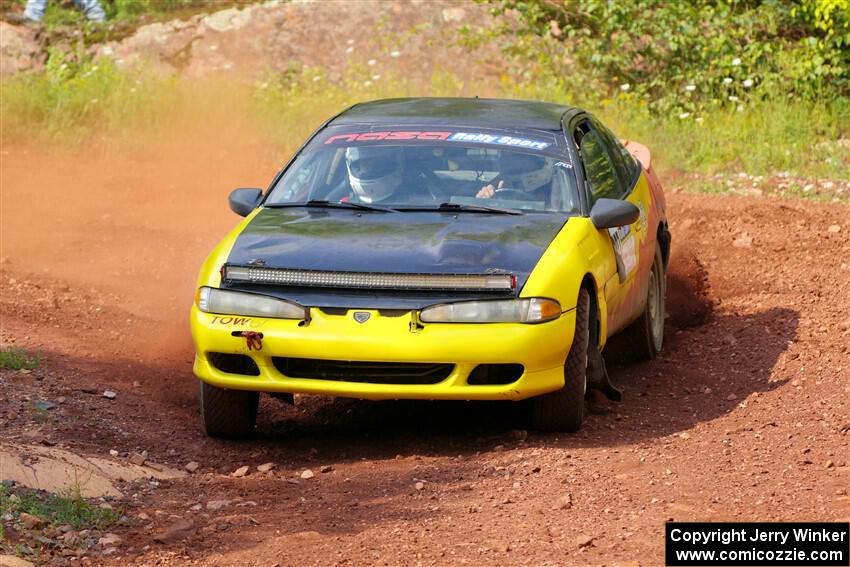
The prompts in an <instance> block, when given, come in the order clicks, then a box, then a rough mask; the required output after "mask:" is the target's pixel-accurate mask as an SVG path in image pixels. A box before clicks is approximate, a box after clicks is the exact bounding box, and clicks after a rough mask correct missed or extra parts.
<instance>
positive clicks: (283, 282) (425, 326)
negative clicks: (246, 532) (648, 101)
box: [191, 98, 670, 437]
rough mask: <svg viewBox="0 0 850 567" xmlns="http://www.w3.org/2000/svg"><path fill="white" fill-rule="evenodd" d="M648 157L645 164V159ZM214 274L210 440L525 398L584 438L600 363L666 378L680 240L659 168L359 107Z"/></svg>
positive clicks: (431, 101) (603, 144)
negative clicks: (325, 412)
mask: <svg viewBox="0 0 850 567" xmlns="http://www.w3.org/2000/svg"><path fill="white" fill-rule="evenodd" d="M635 156H637V157H635ZM230 206H231V208H232V209H233V210H234V211H235V212H236V213H238V214H240V215H242V216H245V220H243V221H242V222H241V223H240V224H239V225H238V226H237V227H236V228H235V229H234V230H233V231H231V233H230V234H229V235H228V236H227V237H226V238H225V239H224V240H223V241H222V242H221V243H220V244H219V245H218V246H217V247H216V248H215V249H214V250H213V251H212V253H211V254H210V255H209V257H208V258H207V259H206V261H205V262H204V265H203V267H202V268H201V273H200V277H199V279H198V289H197V293H196V297H195V303H194V305H193V306H192V313H191V326H192V335H193V337H194V341H195V349H196V356H195V364H194V372H195V375H196V376H197V377H198V378H200V380H201V383H200V385H201V414H202V416H203V420H204V426H205V428H206V431H207V433H208V434H209V435H212V436H217V437H239V436H244V435H247V434H249V433H250V432H251V431H252V430H253V429H254V426H255V422H256V417H257V407H258V400H259V394H260V392H267V393H272V394H276V395H291V394H293V393H301V394H329V395H334V396H347V397H354V398H366V399H387V398H408V399H410V398H415V399H455V400H522V399H525V398H530V397H534V400H533V403H532V404H531V405H532V408H533V409H532V421H533V425H534V426H535V427H537V428H538V429H543V430H563V431H575V430H577V429H578V428H579V427H580V426H581V423H582V419H583V415H584V404H585V396H586V394H587V391H588V388H598V389H600V390H602V391H603V392H605V393H606V394H607V395H608V396H609V397H612V398H614V399H617V398H618V397H619V392H618V391H617V390H616V389H615V388H614V387H613V386H612V385H611V383H610V382H609V381H608V376H607V373H606V372H605V366H604V362H603V358H602V354H601V351H602V349H603V347H604V346H605V344H606V340H607V339H608V338H609V337H611V336H612V335H614V334H615V333H619V332H621V331H626V332H627V333H628V336H627V340H628V341H629V345H630V347H629V348H631V349H633V350H634V352H635V353H637V354H639V355H641V356H643V357H645V358H652V357H654V356H655V355H656V353H658V351H659V350H660V349H661V344H662V339H663V333H664V294H665V274H666V265H667V258H668V256H669V250H670V233H669V231H668V229H667V219H666V210H665V202H664V197H663V194H662V191H661V187H660V185H659V183H658V180H657V178H656V177H655V175H654V174H653V173H652V170H651V169H650V167H649V152H648V151H647V150H646V148H644V147H643V146H640V145H639V144H634V143H628V142H627V143H626V144H625V145H624V144H623V143H621V142H620V141H619V140H618V139H617V138H616V137H615V136H614V135H613V134H612V133H611V132H610V131H609V130H608V129H607V128H605V126H603V125H602V124H600V123H599V121H598V120H596V118H594V117H593V116H591V115H590V114H588V113H586V112H584V111H582V110H580V109H576V108H571V107H568V106H562V105H556V104H545V103H540V102H528V101H516V100H484V99H477V98H475V99H463V98H458V99H448V98H411V99H393V100H382V101H375V102H369V103H365V104H358V105H355V106H353V107H351V108H349V109H348V110H346V111H345V112H343V113H341V114H339V115H338V116H336V117H334V118H333V119H331V120H330V121H328V122H327V123H326V124H325V125H323V126H322V127H321V128H320V129H319V130H318V131H317V132H316V133H315V134H314V135H313V136H312V137H311V138H310V139H309V140H308V141H307V143H305V144H304V145H303V146H302V147H301V148H300V149H299V151H298V152H297V153H296V154H295V156H294V157H293V158H292V159H291V160H290V162H289V163H288V164H287V165H286V166H285V167H284V168H283V169H282V170H281V172H280V173H278V175H277V176H276V177H275V179H274V180H273V181H272V183H271V185H270V186H269V188H268V189H267V190H266V191H265V192H264V191H262V190H260V189H236V190H235V191H233V192H232V193H231V195H230Z"/></svg>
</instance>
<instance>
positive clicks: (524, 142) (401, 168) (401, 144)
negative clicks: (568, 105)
mask: <svg viewBox="0 0 850 567" xmlns="http://www.w3.org/2000/svg"><path fill="white" fill-rule="evenodd" d="M364 130H368V128H363V127H362V126H361V127H360V128H357V127H355V126H348V127H329V128H326V129H325V130H323V131H322V132H321V133H320V134H319V135H318V136H316V137H315V138H314V139H313V140H311V142H310V143H309V144H308V145H307V147H305V148H304V149H303V150H302V151H301V152H300V153H299V155H298V157H297V158H296V159H295V160H294V161H293V162H292V164H291V165H290V167H289V168H288V169H287V171H286V173H285V174H284V175H283V176H282V177H281V178H280V179H279V180H278V181H277V183H276V184H275V186H274V187H273V188H272V191H271V193H270V194H269V196H268V198H267V199H266V201H265V203H264V204H265V206H272V207H274V206H278V207H280V206H299V205H303V206H322V205H324V206H328V204H336V203H350V204H353V205H369V207H362V208H360V210H369V209H371V210H375V211H378V210H382V211H386V210H392V211H398V210H401V211H410V212H415V211H419V210H433V209H441V210H450V211H469V212H483V211H486V210H487V209H489V210H490V211H491V212H493V210H495V209H504V210H513V211H516V210H520V211H526V212H528V211H541V212H546V211H548V212H562V213H563V212H566V213H575V212H578V210H579V203H578V193H577V190H576V182H575V177H574V174H573V167H572V164H571V163H570V160H569V158H568V157H567V154H566V151H565V150H564V149H563V147H559V146H558V144H557V140H556V138H555V136H554V134H552V133H549V132H541V131H534V130H532V131H528V132H517V131H514V130H511V131H501V130H480V129H478V130H475V131H463V132H461V131H457V130H456V129H450V128H446V129H445V131H436V129H434V128H433V127H431V128H430V129H428V128H419V129H417V128H410V127H407V126H406V127H405V130H403V131H402V130H401V129H397V130H389V129H388V130H380V131H378V130H371V131H364ZM352 208H353V207H352ZM496 212H498V211H496Z"/></svg>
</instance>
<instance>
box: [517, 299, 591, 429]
mask: <svg viewBox="0 0 850 567" xmlns="http://www.w3.org/2000/svg"><path fill="white" fill-rule="evenodd" d="M589 341H590V294H589V293H588V291H587V290H586V289H584V288H582V289H581V290H579V294H578V302H577V303H576V330H575V334H574V335H573V344H572V345H571V346H570V351H569V353H567V359H566V360H565V361H564V387H563V388H561V389H560V390H556V391H554V392H549V393H548V394H543V395H542V396H537V397H536V398H534V400H533V402H534V405H533V407H532V414H531V421H532V424H533V426H534V428H535V429H538V430H541V431H570V432H573V431H578V430H579V428H580V427H581V424H582V421H584V397H585V394H586V393H587V347H588V343H589Z"/></svg>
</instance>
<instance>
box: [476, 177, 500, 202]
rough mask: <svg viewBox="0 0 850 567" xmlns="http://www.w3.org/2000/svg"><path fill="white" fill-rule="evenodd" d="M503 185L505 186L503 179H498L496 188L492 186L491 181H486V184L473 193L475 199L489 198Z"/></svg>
mask: <svg viewBox="0 0 850 567" xmlns="http://www.w3.org/2000/svg"><path fill="white" fill-rule="evenodd" d="M504 186H505V181H504V180H502V181H499V187H498V189H497V188H496V187H493V184H492V183H488V184H487V185H485V186H484V187H482V188H481V189H480V190H479V191H478V193H477V194H476V195H475V197H476V198H477V199H490V198H491V197H493V195H495V194H496V191H498V190H499V189H501V188H502V187H504Z"/></svg>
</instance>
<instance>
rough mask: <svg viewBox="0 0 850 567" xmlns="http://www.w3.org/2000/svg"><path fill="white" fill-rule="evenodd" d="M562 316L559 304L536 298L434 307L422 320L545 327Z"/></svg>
mask: <svg viewBox="0 0 850 567" xmlns="http://www.w3.org/2000/svg"><path fill="white" fill-rule="evenodd" d="M560 315H561V304H560V303H558V302H557V301H555V300H554V299H545V298H542V297H533V298H530V299H512V300H509V301H466V302H463V303H447V304H445V305H433V306H431V307H426V308H425V309H423V310H422V312H421V313H420V314H419V319H420V320H422V321H423V322H425V323H542V322H544V321H551V320H552V319H557V318H558V317H559V316H560Z"/></svg>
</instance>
